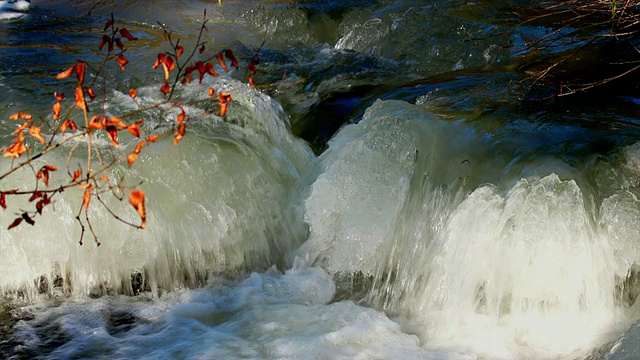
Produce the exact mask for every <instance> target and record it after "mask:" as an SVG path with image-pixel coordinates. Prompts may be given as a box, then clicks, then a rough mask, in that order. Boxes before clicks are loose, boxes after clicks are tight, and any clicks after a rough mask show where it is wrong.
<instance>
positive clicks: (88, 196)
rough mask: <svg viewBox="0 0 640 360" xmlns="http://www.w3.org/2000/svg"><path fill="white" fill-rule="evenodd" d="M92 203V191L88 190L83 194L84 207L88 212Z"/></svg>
mask: <svg viewBox="0 0 640 360" xmlns="http://www.w3.org/2000/svg"><path fill="white" fill-rule="evenodd" d="M90 201H91V189H90V188H88V187H87V188H86V189H85V190H84V194H82V206H84V209H85V210H86V211H89V202H90Z"/></svg>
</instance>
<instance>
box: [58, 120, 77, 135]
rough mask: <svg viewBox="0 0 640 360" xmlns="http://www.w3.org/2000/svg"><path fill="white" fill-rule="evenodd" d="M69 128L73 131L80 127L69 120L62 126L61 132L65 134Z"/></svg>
mask: <svg viewBox="0 0 640 360" xmlns="http://www.w3.org/2000/svg"><path fill="white" fill-rule="evenodd" d="M67 128H69V129H71V130H78V126H76V123H75V122H73V120H67V121H65V122H63V123H62V124H60V132H61V133H63V134H64V132H65V131H66V130H67Z"/></svg>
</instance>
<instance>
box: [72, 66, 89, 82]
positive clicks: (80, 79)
mask: <svg viewBox="0 0 640 360" xmlns="http://www.w3.org/2000/svg"><path fill="white" fill-rule="evenodd" d="M74 68H75V71H76V78H77V79H78V84H80V85H82V84H84V73H85V70H86V68H87V64H86V63H85V62H84V61H78V63H77V64H76V65H75V66H74Z"/></svg>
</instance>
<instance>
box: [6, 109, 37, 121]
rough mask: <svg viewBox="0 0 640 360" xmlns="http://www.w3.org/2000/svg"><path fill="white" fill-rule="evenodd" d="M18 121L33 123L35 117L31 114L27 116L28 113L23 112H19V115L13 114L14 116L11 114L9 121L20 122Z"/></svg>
mask: <svg viewBox="0 0 640 360" xmlns="http://www.w3.org/2000/svg"><path fill="white" fill-rule="evenodd" d="M18 119H23V120H27V121H31V120H32V119H33V116H31V115H30V114H27V113H26V112H22V111H19V112H17V113H13V114H11V116H9V120H18Z"/></svg>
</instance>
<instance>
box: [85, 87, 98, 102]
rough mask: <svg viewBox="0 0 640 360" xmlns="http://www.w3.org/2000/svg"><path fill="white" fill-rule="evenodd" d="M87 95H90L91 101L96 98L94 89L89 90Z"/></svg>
mask: <svg viewBox="0 0 640 360" xmlns="http://www.w3.org/2000/svg"><path fill="white" fill-rule="evenodd" d="M87 94H88V95H89V97H90V98H91V100H93V99H95V98H96V93H94V92H93V89H92V88H87Z"/></svg>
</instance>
